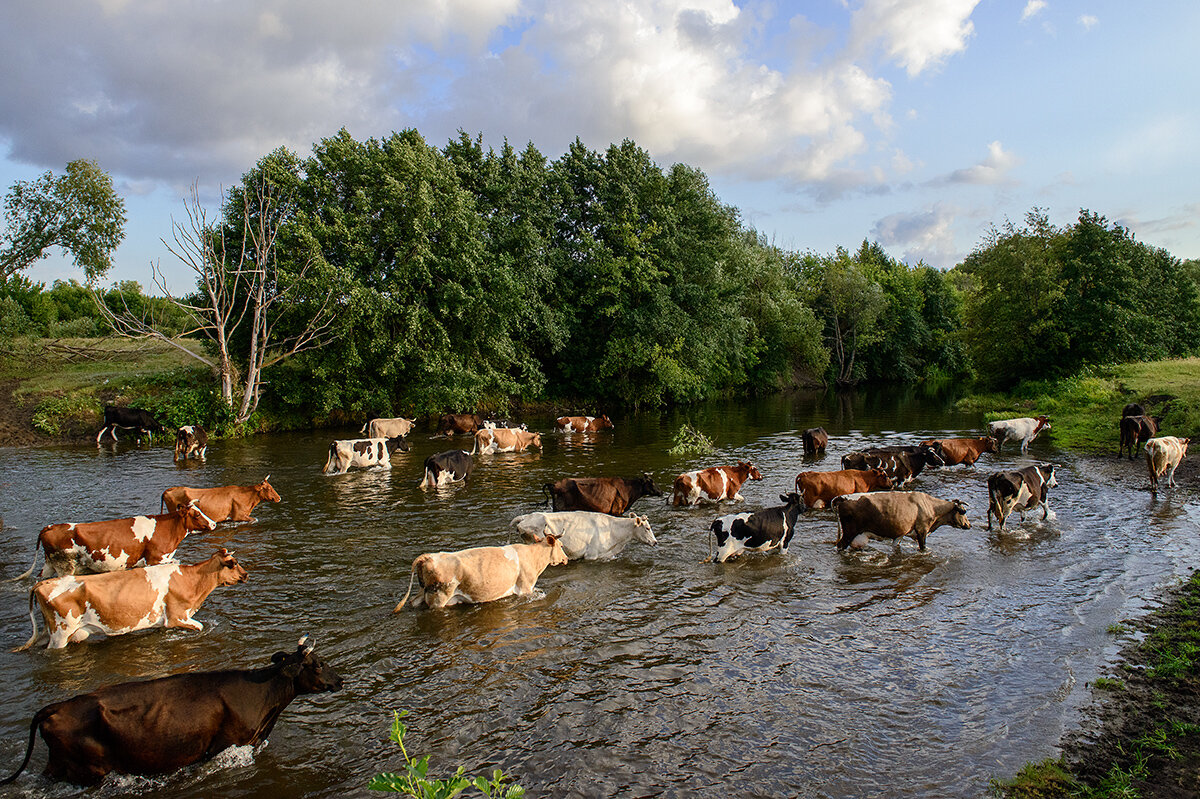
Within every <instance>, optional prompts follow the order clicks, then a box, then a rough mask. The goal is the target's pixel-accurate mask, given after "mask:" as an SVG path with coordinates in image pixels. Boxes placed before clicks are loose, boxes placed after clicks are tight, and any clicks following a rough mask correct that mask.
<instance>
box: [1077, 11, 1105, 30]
mask: <svg viewBox="0 0 1200 799" xmlns="http://www.w3.org/2000/svg"><path fill="white" fill-rule="evenodd" d="M1079 24H1080V25H1082V26H1083V29H1084V30H1087V31H1090V30H1091V29H1092V28H1094V27H1096V26H1097V25H1099V24H1100V18H1099V17H1096V16H1093V15H1091V14H1081V15H1080V16H1079Z"/></svg>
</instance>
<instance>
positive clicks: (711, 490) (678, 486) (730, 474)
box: [672, 461, 762, 506]
mask: <svg viewBox="0 0 1200 799" xmlns="http://www.w3.org/2000/svg"><path fill="white" fill-rule="evenodd" d="M761 479H762V472H760V471H759V470H758V469H756V468H755V467H754V465H753V464H752V463H750V462H749V461H739V462H738V465H737V466H713V467H711V468H709V469H700V470H698V471H695V472H684V473H683V474H681V475H679V476H678V477H676V478H675V486H674V492H673V496H672V504H674V505H676V506H678V505H696V504H698V503H699V502H700V500H701V499H707V500H709V501H711V502H720V501H721V500H723V499H732V500H733V501H734V502H741V501H742V500H743V499H745V497H743V496H742V495H741V494H739V493H738V491H739V490H740V489H741V487H742V483H744V482H746V480H761Z"/></svg>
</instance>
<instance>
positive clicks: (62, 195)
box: [0, 159, 125, 281]
mask: <svg viewBox="0 0 1200 799" xmlns="http://www.w3.org/2000/svg"><path fill="white" fill-rule="evenodd" d="M4 222H5V232H4V236H3V239H2V240H3V242H4V243H5V246H4V247H3V248H0V279H7V278H8V277H10V276H12V275H14V274H16V273H17V272H20V271H22V270H24V269H26V268H27V267H29V266H30V265H31V264H33V263H36V262H37V261H39V260H41V259H42V258H44V257H46V254H47V250H49V249H50V248H51V247H55V246H57V247H61V248H62V249H64V250H66V251H67V252H69V253H70V254H71V255H72V257H73V258H74V259H75V265H76V266H78V267H80V268H81V269H83V270H84V273H85V274H86V276H87V279H88V281H92V280H95V279H96V278H99V277H102V276H103V275H104V274H105V273H106V272H108V270H109V268H110V267H111V266H112V260H111V258H112V253H113V250H115V249H116V248H117V245H119V244H120V243H121V240H122V239H123V238H124V237H125V201H124V200H122V199H121V198H120V197H119V196H118V195H117V193H116V192H115V191H114V190H113V185H112V178H110V177H109V176H108V174H107V173H105V172H104V171H103V170H101V169H100V167H99V166H97V165H96V163H95V162H94V161H87V160H83V159H80V160H76V161H72V162H71V163H69V164H67V168H66V173H65V174H62V175H55V174H54V173H52V172H46V173H45V174H43V175H42V176H41V177H39V178H38V179H37V180H33V181H23V180H21V181H17V182H16V183H14V184H13V185H12V187H11V188H10V189H9V191H8V194H7V195H6V196H5V198H4Z"/></svg>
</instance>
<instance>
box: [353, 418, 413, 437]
mask: <svg viewBox="0 0 1200 799" xmlns="http://www.w3.org/2000/svg"><path fill="white" fill-rule="evenodd" d="M416 421H417V420H416V419H415V418H413V419H405V418H404V417H403V416H395V417H392V418H390V419H372V420H371V421H369V422H367V423H366V424H364V425H363V429H362V430H360V431H359V432H358V434H359V435H360V436H364V437H366V438H395V437H396V436H400V437H401V438H403V437H404V436H406V435H408V434H409V433H410V432H411V431H412V429H413V425H414V424H416Z"/></svg>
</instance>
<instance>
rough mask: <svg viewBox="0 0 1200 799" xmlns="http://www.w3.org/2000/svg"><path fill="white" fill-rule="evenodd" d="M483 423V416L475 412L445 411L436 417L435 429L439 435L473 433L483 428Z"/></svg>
mask: <svg viewBox="0 0 1200 799" xmlns="http://www.w3.org/2000/svg"><path fill="white" fill-rule="evenodd" d="M483 423H484V419H483V417H482V416H480V415H479V414H477V413H445V414H442V416H441V417H440V418H439V419H438V426H437V431H438V435H440V436H453V435H458V434H459V433H474V432H475V431H476V430H482V429H483Z"/></svg>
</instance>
